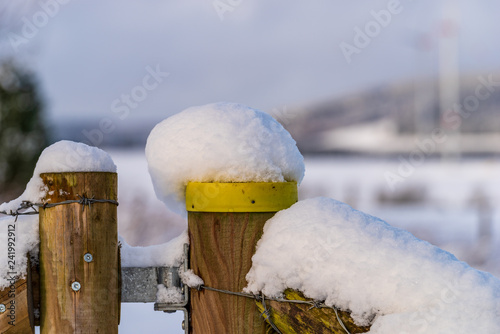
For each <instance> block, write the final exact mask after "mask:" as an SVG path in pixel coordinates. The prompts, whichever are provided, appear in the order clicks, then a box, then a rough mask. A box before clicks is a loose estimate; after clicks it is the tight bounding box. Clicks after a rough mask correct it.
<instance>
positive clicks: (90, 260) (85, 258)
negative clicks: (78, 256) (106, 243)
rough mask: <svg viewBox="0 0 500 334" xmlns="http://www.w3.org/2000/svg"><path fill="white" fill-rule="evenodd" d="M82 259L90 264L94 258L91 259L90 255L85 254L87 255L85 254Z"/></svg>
mask: <svg viewBox="0 0 500 334" xmlns="http://www.w3.org/2000/svg"><path fill="white" fill-rule="evenodd" d="M83 259H84V260H85V262H89V263H90V262H92V260H93V259H94V258H93V257H92V254H90V253H87V254H85V255H84V256H83Z"/></svg>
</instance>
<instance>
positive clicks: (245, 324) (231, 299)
mask: <svg viewBox="0 0 500 334" xmlns="http://www.w3.org/2000/svg"><path fill="white" fill-rule="evenodd" d="M273 215H274V213H231V212H228V213H211V212H189V213H188V222H189V223H188V224H189V237H190V244H191V246H190V267H191V268H192V269H193V271H194V273H195V274H197V275H199V276H200V277H202V278H203V280H204V282H205V285H207V286H209V287H214V288H218V289H224V290H230V291H242V290H243V288H244V287H245V286H246V285H247V282H246V280H245V276H246V274H247V273H248V271H249V270H250V267H251V266H252V256H253V254H254V253H255V246H256V244H257V241H258V240H259V239H260V237H261V236H262V233H263V231H262V229H263V227H264V224H265V223H266V221H267V220H268V219H269V218H271V217H272V216H273ZM190 297H191V319H192V322H191V326H192V333H194V334H210V333H214V334H220V333H238V334H250V333H252V334H258V333H266V328H267V324H266V322H265V321H264V319H263V318H262V317H261V316H260V313H259V311H258V309H257V305H256V304H255V302H254V300H252V299H249V298H244V297H236V296H231V295H226V294H222V293H219V292H213V291H206V290H201V291H196V290H194V289H191V295H190Z"/></svg>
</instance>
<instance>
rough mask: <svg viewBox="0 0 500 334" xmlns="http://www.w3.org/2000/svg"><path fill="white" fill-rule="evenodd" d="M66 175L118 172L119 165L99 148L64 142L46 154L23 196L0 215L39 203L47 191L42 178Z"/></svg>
mask: <svg viewBox="0 0 500 334" xmlns="http://www.w3.org/2000/svg"><path fill="white" fill-rule="evenodd" d="M64 172H116V165H115V164H114V162H113V160H112V159H111V157H110V156H109V154H108V153H106V152H104V151H103V150H101V149H99V148H97V147H93V146H88V145H85V144H83V143H76V142H72V141H68V140H61V141H59V142H57V143H55V144H52V145H50V146H49V147H47V148H46V149H45V150H43V152H42V154H40V157H39V158H38V162H37V163H36V166H35V170H34V171H33V177H32V178H31V180H30V181H29V182H28V184H27V185H26V189H25V190H24V192H23V193H22V195H21V196H19V198H17V199H15V200H12V201H10V202H7V203H3V204H1V205H0V211H6V212H15V211H16V210H17V208H19V206H20V205H21V202H22V201H30V202H32V203H40V202H41V201H42V200H43V198H44V197H45V196H46V191H47V189H46V187H45V186H44V184H43V181H42V178H41V177H40V174H42V173H64Z"/></svg>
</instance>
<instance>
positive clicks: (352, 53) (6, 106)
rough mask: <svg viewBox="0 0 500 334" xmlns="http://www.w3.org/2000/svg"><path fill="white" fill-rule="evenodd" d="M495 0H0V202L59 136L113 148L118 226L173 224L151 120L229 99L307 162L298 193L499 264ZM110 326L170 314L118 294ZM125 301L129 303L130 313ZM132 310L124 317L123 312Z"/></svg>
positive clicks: (166, 233)
mask: <svg viewBox="0 0 500 334" xmlns="http://www.w3.org/2000/svg"><path fill="white" fill-rule="evenodd" d="M499 11H500V3H499V2H498V1H494V0H479V1H474V2H472V1H465V0H456V1H446V0H441V1H431V0H420V1H410V0H401V1H396V0H385V1H378V0H377V1H374V0H372V1H356V2H346V1H332V0H319V1H315V2H311V3H309V2H294V3H289V2H287V1H283V0H277V1H272V2H269V1H262V0H261V1H257V0H254V1H246V0H231V1H230V0H215V1H214V0H203V1H202V0H194V1H158V0H148V1H131V0H122V1H117V0H100V1H95V0H86V1H83V0H71V1H69V0H40V1H33V0H19V1H15V2H14V1H6V0H2V1H0V202H3V201H7V200H10V199H13V198H15V197H17V196H19V194H20V193H21V192H22V190H23V189H24V185H25V184H26V182H27V181H28V180H29V178H30V177H31V174H32V171H33V167H34V164H35V163H36V160H37V158H38V155H39V154H40V152H41V150H43V148H45V147H46V146H47V145H49V144H51V143H53V142H55V141H57V140H61V139H69V140H74V141H81V142H84V143H86V144H89V145H94V146H98V147H100V148H103V149H105V150H106V151H108V152H110V154H111V155H112V157H113V159H114V160H115V163H116V164H117V166H118V172H119V192H120V193H119V198H120V206H119V225H120V226H119V229H120V233H121V234H122V235H123V236H124V237H125V239H126V240H127V241H128V242H129V243H130V244H132V245H151V244H157V243H162V242H165V241H168V240H170V239H171V238H172V237H174V236H176V235H178V234H179V233H180V232H181V231H182V230H183V229H184V228H185V225H186V223H185V222H184V221H183V219H182V218H180V217H178V216H176V215H175V214H173V213H170V212H168V211H167V209H166V208H165V207H164V206H163V204H162V203H161V202H159V201H158V200H157V199H156V197H155V195H154V191H153V187H152V184H151V181H150V179H149V175H148V173H147V164H146V161H145V157H144V146H145V142H146V138H147V136H148V134H149V132H150V131H151V129H152V128H153V127H154V125H155V124H156V123H158V122H159V121H161V120H163V119H164V118H166V117H168V116H170V115H172V114H175V113H177V112H180V111H182V110H183V109H185V108H187V107H190V106H193V105H201V104H206V103H211V102H217V101H231V102H239V103H243V104H246V105H249V106H251V107H254V108H257V109H260V110H263V111H266V112H268V113H270V114H271V115H273V116H274V117H275V118H276V119H277V120H278V121H280V122H281V123H282V124H283V125H284V126H285V127H286V128H287V129H288V130H289V131H290V133H291V134H292V136H293V137H294V138H295V140H296V141H297V144H298V146H299V148H300V150H301V152H302V153H303V154H304V156H305V162H306V176H305V178H304V181H303V183H302V185H301V186H300V189H299V193H300V196H301V198H308V197H314V196H328V197H333V198H335V199H338V200H341V201H344V202H347V203H348V204H350V205H352V206H353V207H354V208H356V209H359V210H362V211H365V212H367V213H370V214H372V215H375V216H378V217H380V218H382V219H383V220H385V221H387V222H388V223H390V224H391V225H395V226H399V227H402V228H405V229H407V230H409V231H411V232H412V233H413V234H415V235H416V236H417V237H419V238H422V239H424V240H427V241H429V242H431V243H433V244H435V245H438V246H439V247H442V248H444V249H446V250H448V251H451V252H452V253H454V254H455V255H456V256H457V257H458V258H459V259H461V260H464V261H467V262H468V263H469V264H471V265H472V266H474V267H476V268H478V269H482V270H486V271H489V272H491V273H493V274H495V275H497V276H499V275H500V259H499V258H498V256H495V255H496V254H498V252H499V251H500V249H499V248H500V247H499V244H500V243H499V241H500V210H499V208H500V205H499V204H498V203H500V177H499V172H500V117H499V116H500V57H499V56H498V55H499V54H500V44H499V43H497V42H496V36H497V35H498V32H500V21H499V20H498V19H497V13H498V12H499ZM124 307H132V308H126V309H125V308H124V311H123V312H124V314H127V313H126V312H131V313H130V314H139V312H142V313H140V314H141V317H140V319H138V318H137V319H136V318H134V317H126V316H123V317H122V325H121V327H120V332H122V333H133V332H136V331H135V330H133V328H134V327H133V326H134V323H135V324H137V322H138V321H144V320H143V319H147V317H148V316H150V317H153V316H154V317H155V318H154V319H155V320H153V319H150V320H147V321H149V322H148V323H149V324H150V326H151V328H150V331H149V332H150V333H156V332H158V333H160V332H167V333H177V332H181V330H180V321H181V318H182V316H181V315H179V314H176V315H167V314H165V315H163V314H161V315H158V314H156V315H152V313H155V312H153V311H152V306H150V305H149V308H148V309H144V308H142V309H141V310H144V311H139V309H138V308H139V307H143V306H142V305H141V306H139V305H136V306H124ZM133 307H137V308H133ZM127 321H128V322H127Z"/></svg>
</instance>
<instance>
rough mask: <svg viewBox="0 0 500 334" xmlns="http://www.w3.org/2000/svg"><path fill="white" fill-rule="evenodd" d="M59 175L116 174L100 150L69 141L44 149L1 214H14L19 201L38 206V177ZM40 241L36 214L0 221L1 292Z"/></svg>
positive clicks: (22, 273)
mask: <svg viewBox="0 0 500 334" xmlns="http://www.w3.org/2000/svg"><path fill="white" fill-rule="evenodd" d="M62 172H116V166H115V164H114V163H113V160H112V159H111V157H110V156H109V155H108V154H107V153H106V152H104V151H103V150H100V149H98V148H95V147H91V146H88V145H85V144H81V143H75V142H71V141H65V140H63V141H60V142H57V143H55V144H53V145H51V146H49V147H47V148H46V149H45V150H43V152H42V154H41V155H40V157H39V158H38V162H37V164H36V167H35V170H34V172H33V177H32V178H31V180H30V181H29V182H28V184H27V185H26V189H25V191H24V192H23V194H22V195H21V196H19V198H17V199H15V200H13V201H10V202H7V203H3V204H1V205H0V211H5V212H8V213H11V212H15V211H16V210H17V209H18V208H19V206H20V205H21V203H22V201H30V202H33V203H40V202H41V201H42V200H43V198H44V197H45V195H46V188H45V186H44V184H43V181H42V179H41V178H40V174H42V173H62ZM39 242H40V241H39V235H38V215H31V216H19V217H17V220H16V217H4V218H2V219H0V249H2V252H1V253H0V254H1V256H0V289H2V288H4V287H6V286H8V285H9V284H10V283H12V282H13V281H15V280H14V279H13V277H14V276H16V275H19V276H20V277H24V276H25V274H26V264H27V257H26V254H27V253H28V252H31V255H33V256H35V255H36V254H38V244H39ZM11 265H12V267H11Z"/></svg>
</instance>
